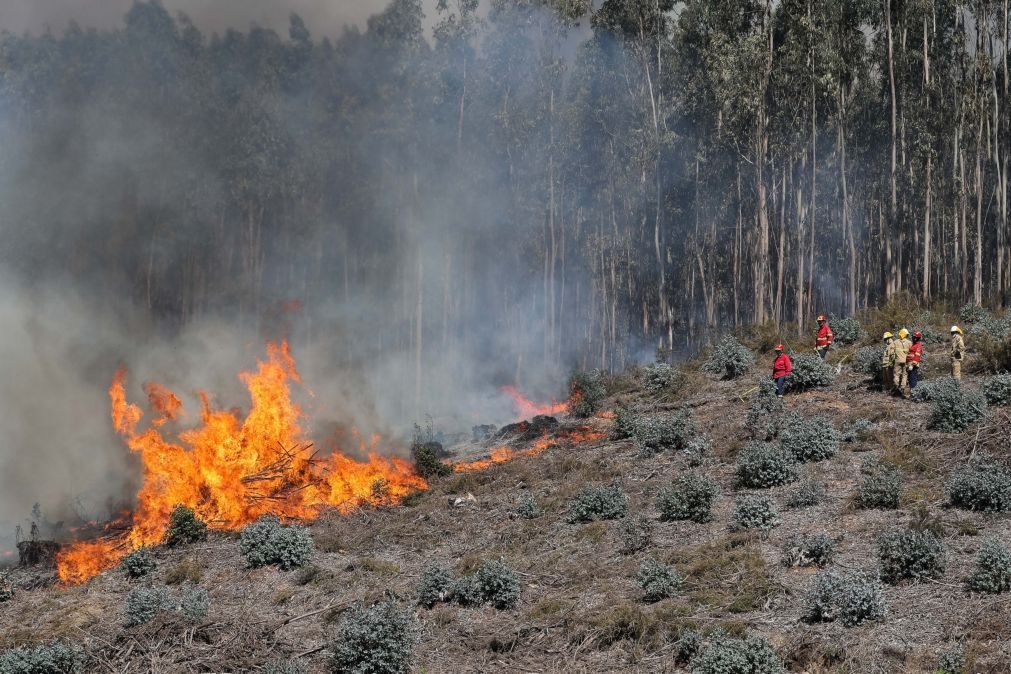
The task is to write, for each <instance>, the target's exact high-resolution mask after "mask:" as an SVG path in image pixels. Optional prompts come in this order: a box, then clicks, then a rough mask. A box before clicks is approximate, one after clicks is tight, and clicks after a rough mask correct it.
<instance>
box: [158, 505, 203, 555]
mask: <svg viewBox="0 0 1011 674" xmlns="http://www.w3.org/2000/svg"><path fill="white" fill-rule="evenodd" d="M206 538H207V525H206V524H205V523H204V522H203V521H202V520H201V519H200V518H198V517H197V514H196V513H195V512H193V510H191V509H190V508H187V507H186V506H184V505H177V506H176V507H175V508H174V509H173V510H172V514H171V515H170V516H169V525H168V529H167V530H166V531H165V545H167V546H169V547H170V548H174V547H178V546H180V545H187V544H189V543H196V542H198V541H202V540H204V539H206Z"/></svg>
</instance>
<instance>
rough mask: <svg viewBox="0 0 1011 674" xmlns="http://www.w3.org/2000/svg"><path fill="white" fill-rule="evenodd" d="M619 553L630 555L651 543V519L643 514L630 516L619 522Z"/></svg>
mask: <svg viewBox="0 0 1011 674" xmlns="http://www.w3.org/2000/svg"><path fill="white" fill-rule="evenodd" d="M620 536H621V554H623V555H631V554H634V553H636V552H639V551H641V550H645V549H646V548H648V547H649V546H651V545H652V544H653V521H652V520H651V519H649V518H648V517H646V516H645V515H639V516H638V517H630V518H628V519H626V520H625V521H624V522H622V524H621V530H620Z"/></svg>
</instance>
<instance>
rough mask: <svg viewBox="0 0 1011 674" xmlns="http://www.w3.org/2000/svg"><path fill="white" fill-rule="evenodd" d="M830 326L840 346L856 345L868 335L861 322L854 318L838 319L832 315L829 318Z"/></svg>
mask: <svg viewBox="0 0 1011 674" xmlns="http://www.w3.org/2000/svg"><path fill="white" fill-rule="evenodd" d="M828 324H829V325H831V326H832V335H833V336H834V337H835V341H837V342H839V343H840V344H855V343H856V342H859V341H860V340H861V339H863V338H864V336H865V334H866V333H865V332H864V328H863V326H862V325H860V321H859V320H857V319H856V318H854V317H852V316H849V317H847V318H838V317H836V316H835V315H832V316H829V320H828Z"/></svg>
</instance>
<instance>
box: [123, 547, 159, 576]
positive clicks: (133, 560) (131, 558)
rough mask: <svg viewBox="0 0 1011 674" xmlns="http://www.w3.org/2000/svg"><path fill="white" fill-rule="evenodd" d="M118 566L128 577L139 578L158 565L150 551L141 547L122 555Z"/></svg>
mask: <svg viewBox="0 0 1011 674" xmlns="http://www.w3.org/2000/svg"><path fill="white" fill-rule="evenodd" d="M120 566H122V567H123V571H125V572H126V575H127V576H129V577H130V578H140V577H141V576H146V575H147V574H149V573H151V572H152V571H154V570H155V568H156V567H157V566H158V565H157V564H156V563H155V561H154V556H153V555H152V554H151V551H150V550H148V549H147V548H144V547H141V548H137V549H136V550H134V551H133V552H131V553H130V554H128V555H127V556H126V557H124V558H123V561H122V562H121V564H120Z"/></svg>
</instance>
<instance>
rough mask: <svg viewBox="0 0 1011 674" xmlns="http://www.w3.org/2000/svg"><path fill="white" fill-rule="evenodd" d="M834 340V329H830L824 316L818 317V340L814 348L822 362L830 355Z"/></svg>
mask: <svg viewBox="0 0 1011 674" xmlns="http://www.w3.org/2000/svg"><path fill="white" fill-rule="evenodd" d="M832 339H833V337H832V328H830V327H828V322H827V321H826V320H825V317H824V316H818V338H817V339H816V340H815V342H814V348H815V351H817V352H818V355H819V356H821V359H822V360H825V356H827V355H828V349H829V347H830V346H832Z"/></svg>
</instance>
